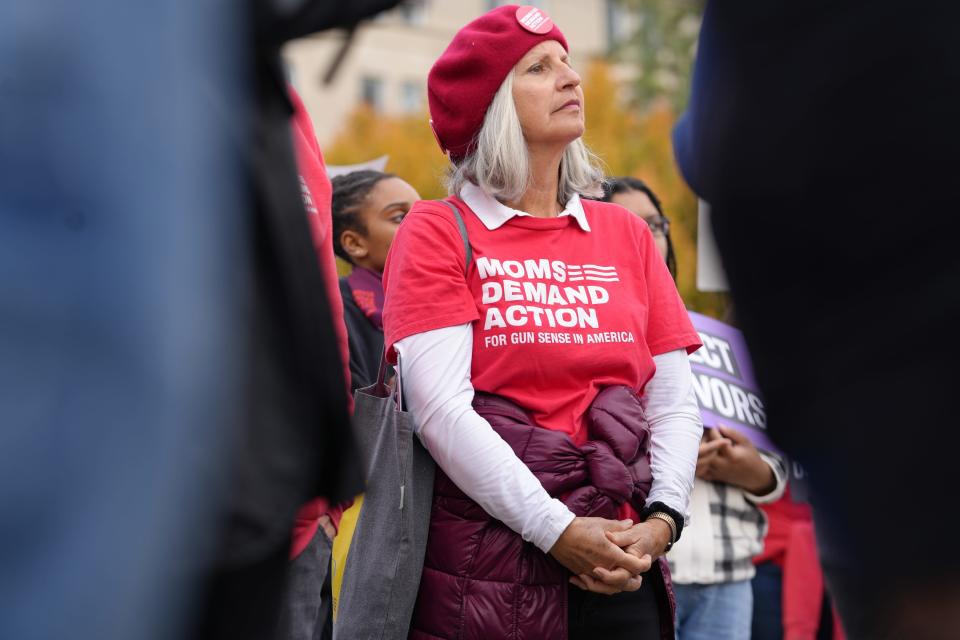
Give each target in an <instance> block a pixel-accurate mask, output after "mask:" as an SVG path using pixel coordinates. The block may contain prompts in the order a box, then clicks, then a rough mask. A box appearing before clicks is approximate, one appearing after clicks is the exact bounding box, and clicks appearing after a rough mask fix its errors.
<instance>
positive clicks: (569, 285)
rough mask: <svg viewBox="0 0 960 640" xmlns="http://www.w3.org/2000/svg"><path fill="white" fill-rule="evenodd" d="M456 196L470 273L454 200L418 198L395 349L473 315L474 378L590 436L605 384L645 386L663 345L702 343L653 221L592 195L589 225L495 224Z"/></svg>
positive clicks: (392, 272)
mask: <svg viewBox="0 0 960 640" xmlns="http://www.w3.org/2000/svg"><path fill="white" fill-rule="evenodd" d="M452 201H453V202H455V203H456V204H457V205H458V206H459V207H460V210H461V212H462V213H463V218H464V222H465V223H466V226H467V233H468V236H469V239H470V245H471V246H472V248H473V263H472V264H471V265H470V270H469V273H468V275H466V276H465V275H464V272H465V264H464V263H465V255H464V247H463V241H462V239H461V237H460V233H459V231H458V229H457V224H456V221H455V220H454V217H453V214H452V213H451V212H450V210H449V209H448V208H447V207H446V206H445V205H443V204H440V203H437V202H430V201H421V202H418V203H416V204H415V205H414V207H413V209H412V210H411V211H410V213H409V214H408V215H407V216H406V218H405V219H404V221H403V223H402V224H401V225H400V229H399V230H398V231H397V235H396V238H395V239H394V241H393V245H392V247H391V250H390V254H389V256H388V258H387V264H386V270H385V272H384V278H383V283H384V289H385V291H386V302H385V306H384V313H383V320H384V332H385V336H386V344H387V345H388V347H389V348H390V349H391V352H392V349H393V345H394V344H395V343H396V342H397V341H398V340H401V339H403V338H405V337H407V336H410V335H414V334H417V333H422V332H424V331H429V330H431V329H439V328H442V327H448V326H453V325H458V324H463V323H466V322H472V323H473V329H474V331H473V363H472V369H471V379H472V383H473V386H474V388H475V389H476V390H478V391H485V392H487V393H494V394H497V395H500V396H503V397H505V398H507V399H509V400H512V401H513V402H515V403H516V404H518V405H519V406H521V407H523V408H524V409H525V410H527V412H528V413H530V415H531V417H532V418H533V419H534V420H535V421H536V423H537V424H538V425H540V426H541V427H545V428H548V429H555V430H557V431H563V432H565V433H567V434H569V435H570V436H571V437H572V438H573V439H574V441H575V442H577V443H578V444H582V443H583V442H584V441H585V440H586V434H585V433H583V430H582V421H583V416H584V414H585V412H586V410H587V408H588V407H589V406H590V404H591V403H592V402H593V400H594V398H595V397H596V395H597V393H599V391H600V390H601V389H603V388H604V387H607V386H611V385H626V386H628V387H631V388H633V389H635V390H636V391H637V392H638V393H641V392H642V390H643V387H644V386H645V385H646V383H647V381H648V380H650V378H651V377H652V376H653V374H654V371H655V365H654V363H653V356H655V355H658V354H661V353H666V352H668V351H673V350H675V349H686V350H687V351H688V352H692V351H694V350H696V349H697V348H698V347H699V346H700V338H699V336H698V335H697V332H696V331H694V329H693V326H692V325H691V323H690V319H689V317H688V315H687V312H686V309H685V308H684V306H683V302H682V301H681V300H680V296H679V294H678V293H677V288H676V286H675V285H674V282H673V279H672V278H671V277H670V273H669V271H667V267H666V264H665V263H664V260H663V258H662V257H661V256H660V254H659V253H658V251H657V248H656V245H655V244H654V240H653V236H652V234H651V233H650V229H649V227H648V226H647V224H646V223H645V222H644V221H643V220H641V219H640V218H638V217H637V216H635V215H633V214H632V213H630V212H629V211H627V210H626V209H624V208H622V207H620V206H618V205H614V204H608V203H602V202H595V201H588V200H584V201H583V208H584V212H585V213H586V217H587V221H588V222H589V226H590V229H591V230H590V231H589V232H587V231H584V230H583V229H581V228H580V225H579V224H578V223H577V221H576V219H575V218H573V217H572V216H562V217H557V218H534V217H526V216H518V217H514V218H511V219H510V220H509V221H507V222H506V223H505V224H504V225H503V226H501V227H499V228H497V229H495V230H493V231H491V230H488V229H487V228H486V226H484V224H483V223H482V222H481V221H480V219H479V218H477V216H476V215H475V214H473V212H472V211H471V210H470V209H469V208H468V207H467V205H466V204H465V203H464V202H463V201H461V200H459V199H453V200H452Z"/></svg>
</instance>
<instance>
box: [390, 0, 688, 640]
mask: <svg viewBox="0 0 960 640" xmlns="http://www.w3.org/2000/svg"><path fill="white" fill-rule="evenodd" d="M427 86H428V94H429V98H430V114H431V118H432V124H433V128H434V132H435V133H436V135H437V140H438V142H439V143H440V146H441V147H442V148H443V149H444V151H445V153H447V155H448V157H449V158H450V160H451V165H450V177H449V182H448V186H449V191H450V197H449V198H447V199H446V200H445V201H444V202H431V201H420V202H418V203H417V204H416V205H414V207H413V208H412V209H411V211H410V213H409V214H408V215H407V217H406V218H405V219H404V221H403V224H401V225H400V229H399V230H398V231H397V235H396V238H395V239H394V242H393V246H392V247H391V250H390V254H389V256H388V259H387V265H386V270H385V272H384V288H385V291H386V303H385V308H384V314H383V320H384V330H385V336H386V339H385V342H386V345H387V350H388V353H389V354H390V358H391V360H393V361H394V362H396V361H397V359H399V360H400V368H401V371H400V375H401V377H402V379H403V384H404V392H405V397H406V399H407V402H408V406H409V409H410V412H411V413H412V414H413V417H414V420H415V421H416V423H417V429H418V435H419V437H420V439H421V440H422V442H423V443H424V445H425V447H426V449H427V450H428V451H429V452H430V454H431V455H432V456H433V457H434V459H435V460H436V462H437V465H438V470H437V475H436V482H435V485H434V497H433V513H432V516H431V521H430V536H429V539H428V541H427V548H426V555H425V561H424V566H423V573H422V577H421V580H420V583H419V592H418V594H417V598H416V607H415V609H414V613H413V621H412V627H411V637H412V638H431V637H460V636H470V637H491V638H493V637H506V636H508V635H521V636H523V637H531V638H535V637H536V638H547V637H551V638H567V637H569V638H587V637H590V638H592V637H598V636H602V637H605V638H611V639H613V638H663V637H670V636H672V635H673V616H672V611H671V606H670V604H671V603H670V598H669V579H668V577H667V576H665V575H664V573H663V565H664V563H663V562H662V559H661V557H662V556H663V554H664V553H665V552H666V550H667V549H668V548H669V547H670V545H672V544H673V543H675V542H676V541H677V539H678V537H679V535H680V533H681V532H682V529H683V525H684V520H685V517H684V516H685V513H686V511H687V499H688V495H689V491H690V487H691V485H692V483H693V473H694V467H695V464H696V452H697V446H698V443H699V440H700V435H701V433H702V425H701V423H700V416H699V412H698V411H697V409H696V400H695V398H694V397H693V388H692V383H691V379H692V376H691V370H690V364H689V360H688V354H689V353H690V352H692V351H695V350H696V349H697V348H698V347H699V346H700V342H699V338H698V336H697V333H696V332H695V331H694V330H693V327H692V325H691V323H690V319H689V317H688V315H687V313H686V311H685V309H684V308H683V303H682V301H681V300H680V297H679V295H678V294H677V290H676V286H675V284H674V282H673V279H672V278H671V277H670V274H669V272H668V271H667V268H666V266H665V265H664V262H663V260H662V258H661V257H660V254H659V252H658V250H657V248H656V245H655V243H654V239H653V236H652V234H651V232H650V229H649V227H648V226H647V225H646V224H645V223H644V222H643V221H641V220H639V219H638V218H637V217H636V216H634V215H632V214H631V213H629V212H628V211H626V210H625V209H623V208H622V207H619V206H617V205H612V204H609V203H603V202H596V201H588V200H586V199H582V198H581V193H583V194H590V195H594V196H597V195H599V192H600V188H599V187H600V183H601V181H602V177H603V176H602V173H601V172H600V171H599V169H598V167H597V166H596V164H595V162H594V160H593V158H592V156H591V155H590V153H589V152H588V151H587V149H586V147H585V146H584V144H583V141H582V139H581V138H582V136H583V133H584V104H583V91H582V89H581V87H580V76H579V75H578V74H577V72H576V71H575V70H574V68H573V67H572V64H571V61H570V59H569V57H568V52H567V41H566V39H565V38H564V36H563V34H562V33H561V32H560V29H559V28H558V27H557V26H556V25H555V24H554V23H553V21H552V20H551V19H550V18H549V16H547V15H546V14H545V13H544V12H543V11H541V10H539V9H537V8H535V7H530V6H526V7H518V6H516V5H506V6H502V7H498V8H496V9H493V10H492V11H490V12H488V13H486V14H484V15H482V16H480V17H479V18H477V19H476V20H474V21H472V22H470V23H469V24H467V25H466V26H464V27H463V28H462V29H460V30H459V31H458V32H457V34H456V35H455V36H454V38H453V41H452V42H451V43H450V45H449V46H448V47H447V49H446V50H445V51H444V53H443V54H442V55H441V56H440V58H439V59H438V60H437V62H436V63H435V64H434V66H433V68H432V70H431V72H430V75H429V77H428V80H427ZM444 203H446V204H444ZM457 212H459V216H458V214H457ZM460 216H462V218H461V217H460ZM461 223H462V224H463V225H465V228H461V226H460V225H461ZM463 235H465V236H466V238H467V239H468V243H469V250H468V248H467V247H465V246H464V238H463V237H462V236H463ZM568 277H569V279H568Z"/></svg>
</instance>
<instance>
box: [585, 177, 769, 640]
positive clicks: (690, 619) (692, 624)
mask: <svg viewBox="0 0 960 640" xmlns="http://www.w3.org/2000/svg"><path fill="white" fill-rule="evenodd" d="M604 200H605V201H607V202H613V203H615V204H619V205H621V206H623V207H625V208H627V209H629V210H630V211H632V212H633V213H634V214H636V215H637V216H639V217H640V218H643V220H644V221H645V222H646V223H647V224H648V225H649V226H650V231H651V232H653V237H654V240H655V242H656V245H657V248H658V249H659V251H660V255H661V256H662V257H663V259H664V260H665V261H666V263H667V265H668V267H669V269H670V273H671V274H672V275H673V277H674V279H676V277H677V261H676V256H675V254H674V251H673V242H672V241H671V239H670V222H669V220H668V219H667V217H666V216H665V215H664V213H663V205H662V204H661V203H660V199H659V198H658V197H657V195H656V194H655V193H654V192H653V190H652V189H650V187H649V186H647V184H646V183H645V182H643V181H642V180H639V179H637V178H632V177H621V178H612V179H609V180H608V181H607V182H606V184H605V187H604ZM786 479H787V472H786V466H785V465H784V462H783V459H782V458H781V457H780V456H778V455H776V454H774V453H770V452H765V451H764V452H761V451H758V450H757V448H756V447H755V446H754V445H753V444H752V443H751V442H750V440H748V439H747V438H746V436H744V435H742V434H741V433H740V432H738V431H736V430H735V429H730V428H726V427H721V428H719V429H706V430H705V431H704V434H703V441H702V443H701V445H700V451H699V455H698V458H697V479H696V481H695V482H694V485H693V491H692V492H691V494H690V515H691V522H690V524H689V525H688V526H687V528H686V529H685V532H684V533H685V535H684V537H683V540H682V541H681V542H678V543H677V544H676V545H675V546H674V548H673V550H672V551H671V553H670V556H669V558H668V561H669V563H670V570H671V574H672V577H673V584H674V589H675V592H676V596H677V638H678V640H749V639H750V631H751V622H752V610H753V590H752V588H751V580H752V579H753V576H754V574H755V572H756V571H755V569H754V566H753V558H754V556H756V555H757V554H759V553H760V552H761V551H762V550H763V539H764V536H765V535H766V532H767V519H766V516H765V514H764V513H763V511H761V509H760V508H759V506H758V505H761V504H770V503H772V502H775V501H777V500H779V499H780V497H781V496H782V495H783V493H784V489H785V488H786Z"/></svg>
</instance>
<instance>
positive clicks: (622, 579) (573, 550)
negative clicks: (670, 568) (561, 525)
mask: <svg viewBox="0 0 960 640" xmlns="http://www.w3.org/2000/svg"><path fill="white" fill-rule="evenodd" d="M669 540H670V528H669V526H668V525H667V524H666V523H665V522H663V521H662V520H654V519H651V520H650V521H648V522H641V523H638V524H633V521H632V520H607V519H605V518H574V519H573V522H571V523H570V525H569V526H568V527H567V528H566V529H565V530H564V532H563V533H562V534H561V535H560V538H558V539H557V542H556V544H554V546H553V548H552V549H551V550H550V553H551V555H553V557H555V558H556V559H557V560H558V561H559V562H560V564H562V565H563V566H565V567H566V568H567V569H569V570H570V571H571V572H572V573H573V576H571V578H570V582H572V583H573V584H574V585H576V586H577V587H580V588H581V589H585V590H588V591H594V592H596V593H604V594H608V595H609V594H613V593H619V592H621V591H636V590H637V589H639V588H640V583H641V574H643V573H646V572H647V571H648V570H649V569H650V567H651V566H652V565H653V561H654V560H655V559H656V558H658V557H659V556H661V555H663V550H664V549H665V548H666V545H667V542H668V541H669Z"/></svg>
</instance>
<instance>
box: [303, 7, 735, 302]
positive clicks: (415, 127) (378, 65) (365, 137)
mask: <svg viewBox="0 0 960 640" xmlns="http://www.w3.org/2000/svg"><path fill="white" fill-rule="evenodd" d="M500 4H508V3H507V2H498V1H496V0H408V1H407V2H405V3H403V4H401V5H400V6H399V7H397V8H396V9H394V10H392V11H388V12H385V13H382V14H380V15H379V16H377V18H375V19H374V20H372V21H368V22H365V23H363V24H362V25H361V26H360V27H359V28H358V29H357V30H356V31H355V32H354V33H353V34H352V35H351V34H349V33H348V32H346V31H327V32H324V33H321V34H318V35H316V36H311V37H306V38H302V39H299V40H295V41H292V42H290V43H289V44H288V45H287V46H286V48H285V50H284V58H285V60H286V62H287V65H288V72H289V74H290V80H291V82H292V84H293V85H294V87H295V88H296V89H297V91H298V93H299V94H300V96H301V97H302V98H303V100H304V102H305V104H306V107H307V110H308V111H309V112H310V115H311V117H312V119H313V122H314V125H315V127H316V132H317V137H318V139H319V142H320V146H321V148H322V149H323V152H324V155H325V157H326V161H327V163H328V164H329V165H352V164H358V163H364V162H369V161H371V160H374V159H376V158H379V157H382V156H387V164H386V170H387V171H390V172H392V173H396V174H397V175H399V176H400V177H402V178H403V179H404V180H406V181H407V182H409V183H410V184H411V185H413V186H414V187H415V188H416V189H417V191H418V192H419V193H420V194H421V196H422V197H423V198H440V197H443V196H445V195H446V193H445V191H444V189H443V186H442V183H441V177H442V175H443V172H444V171H445V169H446V167H447V164H448V163H447V159H446V158H445V157H444V156H443V155H442V154H441V152H440V150H439V148H438V147H437V144H436V142H435V140H434V137H433V133H432V132H431V130H430V125H429V116H428V114H427V89H426V86H427V73H428V72H429V70H430V66H431V65H432V64H433V61H434V60H436V59H437V58H438V57H439V56H440V54H441V53H442V52H443V49H444V47H445V46H446V45H447V43H449V42H450V40H451V38H452V37H453V34H454V33H455V32H456V30H457V29H458V28H459V27H461V26H462V25H464V24H466V23H467V22H469V21H470V20H472V19H473V18H475V17H476V16H478V15H480V14H481V13H483V12H485V11H488V10H490V9H492V8H493V7H495V6H497V5H500ZM530 4H532V5H535V6H537V7H539V8H542V9H544V10H545V11H547V12H548V13H549V14H550V16H551V17H553V19H554V20H555V21H556V23H557V24H558V25H560V26H561V27H562V29H563V31H564V33H565V34H566V36H567V40H568V42H569V43H570V47H571V52H570V53H571V58H572V60H573V64H574V67H575V68H576V69H577V70H578V71H579V72H580V75H581V76H582V78H583V85H584V95H585V102H586V119H587V133H586V136H585V139H586V142H587V144H588V145H589V146H590V147H591V148H592V149H593V151H594V152H595V153H597V154H598V155H599V156H600V157H601V159H602V160H603V161H604V163H605V165H606V169H607V174H608V175H610V176H623V175H629V176H635V177H638V178H641V179H643V180H644V181H646V182H647V183H648V184H649V185H650V186H651V187H652V188H653V190H654V191H655V192H656V193H657V195H659V196H660V198H661V200H662V201H663V204H664V207H665V212H666V214H667V216H668V217H669V218H670V221H671V229H670V232H671V236H672V238H673V243H674V247H675V250H676V252H677V262H678V264H679V273H678V286H679V289H680V293H681V295H682V296H683V299H684V301H685V302H686V303H687V306H688V307H689V308H690V309H691V310H693V311H698V312H700V313H704V314H707V315H711V316H714V317H723V316H724V313H725V311H726V308H727V304H728V303H727V296H726V295H725V294H722V293H709V292H703V291H699V290H697V288H696V274H697V199H696V196H694V194H693V193H692V192H691V191H690V190H689V188H688V187H687V186H686V184H685V183H684V182H683V180H682V178H681V177H680V173H679V171H678V170H677V167H676V164H675V162H674V159H673V152H672V149H671V143H670V131H671V129H672V127H673V125H674V123H675V121H676V119H677V117H678V115H679V114H680V113H682V111H683V109H684V107H685V106H686V101H687V97H688V93H689V87H690V77H689V74H690V70H691V67H692V63H693V59H694V55H695V53H696V43H697V36H698V35H699V31H700V21H701V16H702V13H703V7H704V1H703V0H539V1H537V2H531V3H530ZM338 268H339V269H340V271H341V273H346V272H347V271H349V266H348V265H347V264H346V263H344V262H340V264H339V266H338Z"/></svg>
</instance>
